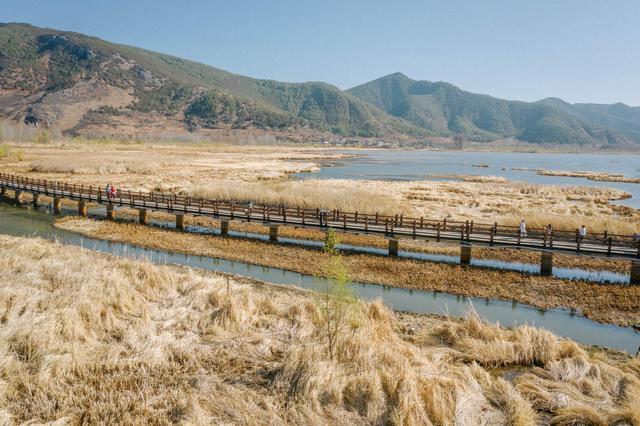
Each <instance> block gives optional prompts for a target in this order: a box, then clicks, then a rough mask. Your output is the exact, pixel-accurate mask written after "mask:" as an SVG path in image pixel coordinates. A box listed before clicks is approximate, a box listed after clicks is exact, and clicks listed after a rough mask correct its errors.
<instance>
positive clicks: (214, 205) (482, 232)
mask: <svg viewBox="0 0 640 426" xmlns="http://www.w3.org/2000/svg"><path fill="white" fill-rule="evenodd" d="M0 189H1V191H2V195H3V197H5V196H6V190H7V189H9V190H13V191H14V198H15V200H16V201H18V202H19V201H20V198H21V195H22V193H23V192H27V193H31V194H32V195H33V201H34V203H37V202H38V199H39V196H41V195H45V196H48V197H51V198H52V199H53V209H54V212H56V213H60V208H61V200H62V199H63V198H66V199H71V200H76V201H78V211H79V214H80V215H83V216H86V214H87V203H98V204H103V205H105V206H106V210H107V218H109V219H114V215H115V207H116V206H122V207H129V208H133V209H138V211H139V220H140V222H141V223H146V221H147V211H148V210H153V211H161V212H166V213H171V214H174V215H175V217H176V228H178V229H182V228H184V215H186V214H190V215H194V216H207V217H212V218H217V219H220V220H221V233H222V235H226V234H228V230H229V221H232V220H242V221H260V222H263V223H266V224H269V226H270V239H271V240H272V241H277V240H278V225H288V226H295V227H305V228H319V229H328V228H332V229H335V230H338V231H342V232H352V233H366V234H375V235H381V236H384V237H386V238H388V239H389V254H390V255H397V254H398V249H399V241H398V239H399V238H413V239H425V240H434V241H456V242H460V243H461V252H460V262H461V263H462V264H468V263H470V261H471V247H472V245H474V244H476V245H485V246H498V247H510V248H526V249H534V250H540V251H541V252H542V256H541V273H542V274H550V273H551V271H552V263H553V252H567V253H573V254H587V255H591V256H603V257H618V258H626V259H629V260H631V261H632V267H631V282H633V283H638V282H640V235H616V234H611V233H608V232H604V233H589V234H588V235H587V236H586V237H585V238H581V237H580V235H579V232H578V229H576V230H570V231H569V230H557V229H553V230H549V229H546V228H545V229H540V228H529V229H527V232H526V234H524V235H523V234H521V233H520V229H519V227H517V226H511V225H500V224H498V223H497V222H496V223H493V224H487V223H477V222H474V221H464V222H461V221H452V220H447V219H442V220H435V219H429V218H424V217H407V216H404V215H402V214H399V215H383V214H378V213H362V212H357V211H355V212H344V211H340V210H322V209H320V208H316V209H309V208H300V207H290V206H285V205H267V204H253V203H248V202H244V203H239V202H237V201H234V200H217V199H213V200H212V199H206V198H200V197H190V196H182V195H177V194H169V193H162V192H141V191H138V192H135V191H126V190H118V191H117V192H116V194H115V196H113V197H111V196H109V194H107V193H106V191H105V188H103V187H101V186H93V185H78V184H71V183H65V182H57V181H51V180H45V179H33V178H28V177H24V176H18V175H12V174H6V173H0Z"/></svg>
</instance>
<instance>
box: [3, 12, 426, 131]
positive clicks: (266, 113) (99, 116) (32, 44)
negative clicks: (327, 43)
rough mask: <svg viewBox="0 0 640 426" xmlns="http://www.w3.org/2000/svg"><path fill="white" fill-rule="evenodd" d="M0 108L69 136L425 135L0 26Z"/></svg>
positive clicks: (276, 86)
mask: <svg viewBox="0 0 640 426" xmlns="http://www.w3.org/2000/svg"><path fill="white" fill-rule="evenodd" d="M0 110H1V111H2V115H3V116H5V117H10V118H13V119H17V120H24V121H25V122H27V123H33V124H40V125H44V126H58V127H60V128H61V129H62V130H65V131H67V132H70V133H81V132H82V131H83V130H86V129H88V128H92V127H93V128H100V127H104V126H105V125H106V126H107V127H113V128H114V129H116V130H117V128H118V127H122V128H123V130H124V129H126V128H131V127H137V125H138V124H141V123H142V124H146V125H148V126H151V127H152V125H154V124H156V127H158V128H162V127H165V128H171V127H178V128H180V127H182V128H186V129H189V130H196V129H200V128H213V129H217V128H227V129H251V128H257V129H276V130H277V129H285V128H294V129H295V128H309V129H315V130H318V131H325V132H332V133H334V134H339V135H349V136H364V137H370V136H385V137H394V136H400V137H406V136H420V135H423V134H425V133H426V132H425V131H424V130H421V129H418V128H416V127H414V126H412V125H410V124H408V123H407V122H405V121H403V120H401V119H398V118H395V117H392V116H390V115H388V114H386V113H384V112H383V111H381V110H379V109H377V108H375V107H373V106H371V105H369V104H367V103H365V102H362V101H361V100H359V99H357V98H355V97H353V96H351V95H349V94H347V93H344V92H342V91H340V90H339V89H338V88H336V87H334V86H331V85H328V84H325V83H301V84H290V83H280V82H277V81H271V80H258V79H252V78H249V77H244V76H240V75H236V74H232V73H229V72H226V71H223V70H220V69H217V68H213V67H210V66H207V65H203V64H199V63H196V62H192V61H187V60H184V59H180V58H177V57H173V56H169V55H164V54H160V53H155V52H150V51H147V50H143V49H138V48H134V47H129V46H123V45H116V44H112V43H108V42H105V41H103V40H100V39H97V38H93V37H89V36H85V35H82V34H77V33H71V32H63V31H57V30H51V29H44V28H37V27H33V26H30V25H26V24H0Z"/></svg>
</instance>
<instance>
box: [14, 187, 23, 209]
mask: <svg viewBox="0 0 640 426" xmlns="http://www.w3.org/2000/svg"><path fill="white" fill-rule="evenodd" d="M13 200H14V201H15V203H16V205H18V206H19V205H20V200H22V191H18V190H16V191H14V193H13Z"/></svg>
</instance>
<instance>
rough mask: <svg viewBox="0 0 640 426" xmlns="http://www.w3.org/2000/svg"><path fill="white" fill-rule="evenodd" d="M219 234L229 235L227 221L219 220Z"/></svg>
mask: <svg viewBox="0 0 640 426" xmlns="http://www.w3.org/2000/svg"><path fill="white" fill-rule="evenodd" d="M220 235H221V236H223V237H228V236H229V221H228V220H221V221H220Z"/></svg>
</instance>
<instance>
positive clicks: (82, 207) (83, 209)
mask: <svg viewBox="0 0 640 426" xmlns="http://www.w3.org/2000/svg"><path fill="white" fill-rule="evenodd" d="M78 216H82V217H87V202H86V201H85V200H80V201H78Z"/></svg>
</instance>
